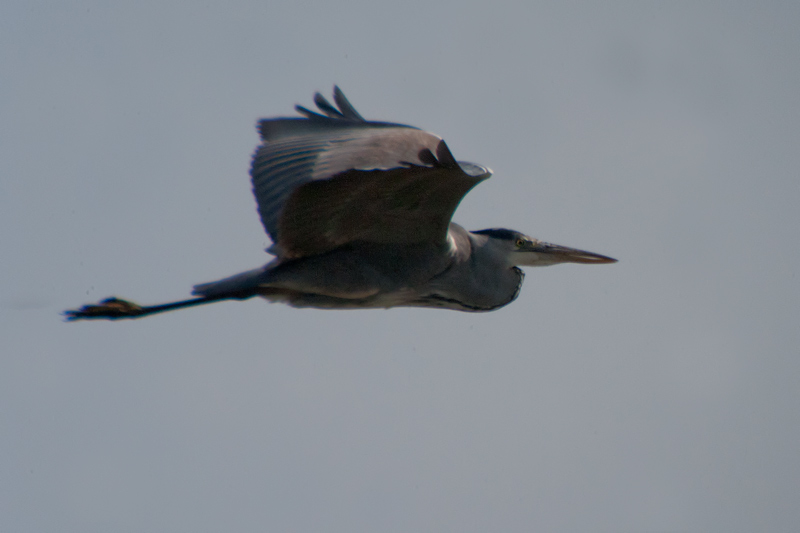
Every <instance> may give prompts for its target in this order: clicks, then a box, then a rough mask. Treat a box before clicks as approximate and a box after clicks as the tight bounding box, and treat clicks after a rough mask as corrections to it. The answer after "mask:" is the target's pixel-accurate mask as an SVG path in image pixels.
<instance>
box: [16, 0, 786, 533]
mask: <svg viewBox="0 0 800 533" xmlns="http://www.w3.org/2000/svg"><path fill="white" fill-rule="evenodd" d="M798 22H800V4H797V3H796V2H759V3H749V4H747V3H743V2H736V3H734V2H716V3H710V2H705V3H691V4H690V3H678V2H670V3H667V2H662V3H641V2H607V3H604V6H603V7H600V6H598V5H595V4H583V3H566V2H553V3H549V4H545V5H542V4H537V3H532V2H519V3H513V2H480V3H479V2H474V3H464V2H437V1H433V2H431V1H425V2H413V1H412V2H390V3H386V2H368V1H363V2H353V1H350V2H347V1H346V2H299V1H298V2H250V1H235V0H234V1H228V2H224V3H218V4H217V3H202V4H201V3H195V2H166V3H165V2H136V3H126V5H123V4H121V5H118V6H116V7H109V6H108V5H106V4H105V3H99V2H35V1H34V2H31V1H26V2H20V1H16V0H12V1H10V2H5V3H3V5H2V7H0V50H2V52H0V68H2V72H3V73H4V74H3V77H2V82H0V228H2V230H0V239H2V240H1V241H0V243H1V244H2V250H3V253H2V268H1V269H0V338H2V341H0V346H2V357H0V450H1V451H2V453H0V531H8V532H28V531H30V532H34V531H35V532H45V531H59V532H63V531H76V532H78V531H80V532H92V531H98V532H100V531H103V532H106V531H255V530H257V531H342V532H353V531H356V532H358V531H386V532H390V531H398V532H400V531H403V532H406V531H463V532H472V531H474V532H485V531H548V532H572V531H601V532H678V531H680V532H695V531H698V532H700V531H702V532H706V531H725V532H739V531H740V532H752V531H771V532H772V531H787V532H788V531H794V530H796V527H797V524H798V523H800V508H799V507H798V505H797V502H798V496H799V495H800V454H798V442H800V430H799V429H798V428H800V328H798V324H800V280H798V276H797V274H798V266H797V265H798V264H800V252H798V247H797V238H798V229H800V209H799V208H798V206H799V205H800V149H798V147H800V32H798ZM334 83H338V84H339V85H340V86H341V87H342V88H343V89H344V91H345V92H346V94H347V95H348V97H349V98H350V100H351V101H352V102H353V104H354V105H355V106H356V108H357V109H358V110H359V111H360V112H361V113H362V114H363V115H364V116H365V117H367V118H371V119H383V120H390V121H397V122H403V123H408V124H413V125H416V126H420V127H423V128H426V129H429V130H430V131H433V132H435V133H437V134H439V135H441V136H443V137H444V138H445V139H446V140H447V142H448V144H449V146H450V148H451V149H452V151H453V153H454V154H455V155H456V157H458V158H459V159H464V160H467V161H475V162H477V163H481V164H484V165H487V166H489V167H491V168H492V169H493V170H494V172H495V176H494V177H493V178H492V179H491V180H489V181H487V182H485V183H483V184H481V185H479V186H478V187H477V188H476V189H475V190H474V191H473V192H472V193H470V195H468V196H467V198H466V200H465V201H464V202H463V203H462V205H461V207H460V208H459V210H458V212H457V213H456V217H455V220H456V221H458V222H459V223H461V224H463V225H464V226H465V227H467V228H470V229H480V228H486V227H496V226H505V227H510V228H514V229H518V230H520V231H523V232H525V233H528V234H530V235H532V236H535V237H538V238H542V239H544V240H548V241H552V242H557V243H559V244H564V245H570V246H576V247H579V248H584V249H588V250H592V251H596V252H599V253H603V254H608V255H611V256H613V257H616V258H618V259H620V263H618V264H616V265H612V266H606V267H602V268H601V267H591V268H590V267H581V266H557V267H552V268H547V269H538V270H532V269H528V272H527V274H528V276H527V279H526V283H525V286H524V287H523V290H522V294H521V295H520V297H519V299H518V300H517V301H516V302H515V303H513V304H512V305H510V306H508V307H506V308H504V309H501V310H499V311H497V312H493V313H488V314H466V313H457V312H448V311H433V310H420V309H412V310H404V309H400V310H390V311H348V312H330V311H328V312H325V311H313V310H295V309H291V308H287V307H283V306H279V305H268V304H266V303H264V302H261V301H250V302H245V303H223V304H217V305H213V306H208V307H205V308H198V309H193V310H187V311H181V312H176V313H171V314H166V315H163V316H156V317H152V318H148V319H143V320H141V321H131V322H126V323H75V324H67V323H64V322H62V321H61V320H60V317H59V312H60V311H61V310H63V309H65V308H69V307H74V306H76V305H80V304H82V303H86V302H89V301H94V300H97V299H99V298H102V297H105V296H109V295H117V296H120V297H126V298H131V299H133V300H134V301H138V302H142V303H157V302H161V301H167V300H171V299H179V298H183V297H185V296H187V295H188V294H189V291H190V288H191V285H192V284H194V283H199V282H203V281H210V280H214V279H218V278H220V277H223V276H226V275H229V274H233V273H235V272H238V271H241V270H244V269H247V268H252V267H255V266H258V265H260V264H262V263H263V262H265V261H266V260H267V259H268V256H266V255H265V254H264V252H263V249H264V248H265V247H266V246H268V242H269V241H268V239H267V237H266V235H265V234H264V233H263V231H262V228H261V224H260V223H259V220H258V216H257V214H256V211H255V203H254V200H253V198H252V196H251V193H250V184H249V181H248V175H247V171H248V165H249V158H250V155H251V153H252V151H253V149H254V147H255V145H256V143H257V140H258V139H257V135H256V133H255V130H254V128H253V126H254V123H255V120H256V119H257V118H259V117H262V116H272V115H291V114H292V113H293V111H292V106H293V105H294V104H295V103H300V104H303V105H310V104H311V103H312V100H311V96H312V94H313V92H314V91H316V90H320V91H322V92H323V93H325V94H326V95H327V94H329V93H330V88H331V86H332V85H333V84H334Z"/></svg>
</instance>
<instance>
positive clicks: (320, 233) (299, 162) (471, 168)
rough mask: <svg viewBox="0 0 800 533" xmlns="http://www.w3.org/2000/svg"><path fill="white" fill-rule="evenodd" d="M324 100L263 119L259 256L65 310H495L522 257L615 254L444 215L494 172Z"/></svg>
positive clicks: (515, 289) (529, 261)
mask: <svg viewBox="0 0 800 533" xmlns="http://www.w3.org/2000/svg"><path fill="white" fill-rule="evenodd" d="M333 101H334V103H335V105H334V104H331V103H330V102H329V101H328V100H326V99H325V98H324V97H323V96H322V95H321V94H319V93H317V94H315V95H314V103H315V104H316V105H317V108H318V111H311V110H309V109H307V108H305V107H302V106H295V109H296V110H297V111H298V112H299V114H300V115H302V116H303V117H302V118H299V117H294V118H267V119H262V120H261V121H259V123H258V131H259V133H260V135H261V140H262V143H261V145H260V146H259V147H258V148H257V150H256V152H255V154H254V156H253V162H252V167H251V171H250V175H251V177H252V184H253V192H254V194H255V197H256V201H257V204H258V212H259V214H260V216H261V222H262V223H263V225H264V228H265V229H266V231H267V233H268V234H269V236H270V237H271V239H272V242H273V244H272V246H270V248H268V249H267V252H269V253H270V254H272V255H274V256H275V257H274V259H273V260H272V261H270V262H269V263H267V264H266V265H264V266H262V267H260V268H256V269H254V270H249V271H247V272H242V273H241V274H236V275H234V276H231V277H228V278H224V279H221V280H219V281H213V282H210V283H201V284H200V285H195V287H194V291H193V294H194V295H195V297H194V298H190V299H188V300H181V301H176V302H169V303H165V304H160V305H151V306H141V305H138V304H135V303H132V302H129V301H127V300H122V299H120V298H106V299H105V300H102V301H101V302H99V303H96V304H89V305H84V306H83V307H80V308H78V309H72V310H68V311H65V312H64V315H65V317H66V319H67V320H84V319H109V320H116V319H122V318H140V317H143V316H147V315H152V314H155V313H161V312H164V311H171V310H174V309H180V308H185V307H192V306H196V305H203V304H207V303H212V302H218V301H222V300H245V299H248V298H253V297H255V296H260V297H262V298H265V299H267V300H269V301H271V302H283V303H286V304H289V305H291V306H294V307H313V308H320V309H367V308H389V307H399V306H404V307H433V308H441V309H455V310H458V311H492V310H494V309H498V308H500V307H503V306H505V305H507V304H509V303H511V302H512V301H514V299H516V297H517V295H518V294H519V291H520V288H521V287H522V281H523V278H524V273H523V272H522V270H521V269H520V268H519V267H520V266H547V265H554V264H557V263H588V264H602V263H615V262H616V259H612V258H610V257H606V256H604V255H599V254H595V253H591V252H586V251H583V250H577V249H575V248H568V247H566V246H559V245H557V244H550V243H546V242H542V241H540V240H538V239H534V238H531V237H528V236H527V235H525V234H523V233H520V232H518V231H514V230H510V229H498V228H496V229H484V230H480V231H467V230H465V229H464V228H462V227H461V226H459V225H458V224H455V223H454V222H452V221H451V218H452V216H453V213H454V212H455V210H456V207H458V204H459V203H460V202H461V200H462V199H463V198H464V196H465V195H466V194H467V193H468V192H469V191H470V190H471V189H472V188H473V187H474V186H475V185H477V184H478V183H480V182H482V181H483V180H485V179H487V178H489V176H491V171H490V170H489V169H488V168H486V167H482V166H480V165H476V164H473V163H466V162H461V161H456V159H455V158H454V157H453V154H452V153H450V149H449V148H448V147H447V144H445V142H444V141H443V140H442V139H441V138H440V137H438V136H437V135H434V134H432V133H428V132H426V131H423V130H420V129H418V128H415V127H413V126H407V125H403V124H394V123H390V122H375V121H368V120H365V119H364V118H363V117H362V116H361V115H360V114H359V113H358V111H356V110H355V108H354V107H353V106H352V105H351V104H350V102H349V101H348V100H347V98H345V96H344V93H343V92H342V91H341V90H340V89H339V87H334V91H333Z"/></svg>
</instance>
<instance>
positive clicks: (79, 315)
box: [64, 297, 144, 321]
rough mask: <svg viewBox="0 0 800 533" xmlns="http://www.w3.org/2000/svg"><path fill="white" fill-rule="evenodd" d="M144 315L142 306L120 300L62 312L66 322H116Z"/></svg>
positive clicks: (108, 299)
mask: <svg viewBox="0 0 800 533" xmlns="http://www.w3.org/2000/svg"><path fill="white" fill-rule="evenodd" d="M143 313H144V309H143V308H142V306H140V305H137V304H135V303H133V302H129V301H127V300H122V299H120V298H113V297H112V298H106V299H105V300H102V301H100V302H99V303H96V304H88V305H84V306H83V307H81V308H80V309H68V310H67V311H64V317H65V318H66V320H69V321H72V320H92V319H99V318H103V319H106V320H116V319H118V318H135V317H137V316H139V315H141V314H143Z"/></svg>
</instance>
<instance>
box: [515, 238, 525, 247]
mask: <svg viewBox="0 0 800 533" xmlns="http://www.w3.org/2000/svg"><path fill="white" fill-rule="evenodd" d="M514 244H516V245H517V248H522V246H523V245H524V244H525V239H517V242H515V243H514Z"/></svg>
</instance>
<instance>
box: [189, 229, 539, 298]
mask: <svg viewBox="0 0 800 533" xmlns="http://www.w3.org/2000/svg"><path fill="white" fill-rule="evenodd" d="M490 247H491V245H490V244H489V239H488V237H486V236H484V235H480V234H474V233H470V232H468V231H467V230H465V229H464V228H462V227H461V226H459V225H457V224H450V229H449V232H448V239H447V240H446V241H445V242H444V243H437V244H433V243H422V244H405V245H400V246H397V245H392V244H379V243H368V242H356V243H349V244H347V245H345V246H342V247H339V248H336V249H334V250H331V251H330V252H326V253H324V254H321V255H314V256H311V257H304V258H300V259H294V260H288V261H278V262H275V263H270V264H268V265H266V266H264V267H262V268H258V269H255V270H251V271H249V272H244V273H242V274H238V275H236V276H232V277H231V278H227V279H223V280H220V281H217V282H212V283H206V284H202V285H198V286H196V287H195V290H194V293H195V294H197V295H199V296H209V297H214V296H218V295H224V294H230V293H236V292H242V293H243V294H250V293H251V291H252V292H255V293H257V294H258V295H259V296H262V297H264V298H266V299H268V300H271V301H279V302H285V303H288V304H290V305H292V306H294V307H317V308H325V309H364V308H388V307H400V306H405V307H441V308H446V309H457V310H460V311H491V310H492V309H497V308H498V307H502V306H504V305H506V304H508V303H510V302H511V301H513V300H514V299H515V298H516V297H517V294H518V293H519V289H520V287H521V285H522V279H523V276H524V275H523V273H522V271H521V270H520V269H519V268H516V267H514V266H509V265H505V264H500V263H498V264H497V265H495V268H492V269H491V270H489V269H486V268H485V265H486V263H487V262H491V261H493V257H492V256H491V254H487V249H488V248H490ZM484 255H486V256H487V257H485V258H484V257H483V256H484ZM476 265H481V268H480V269H476V268H475V267H476Z"/></svg>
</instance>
